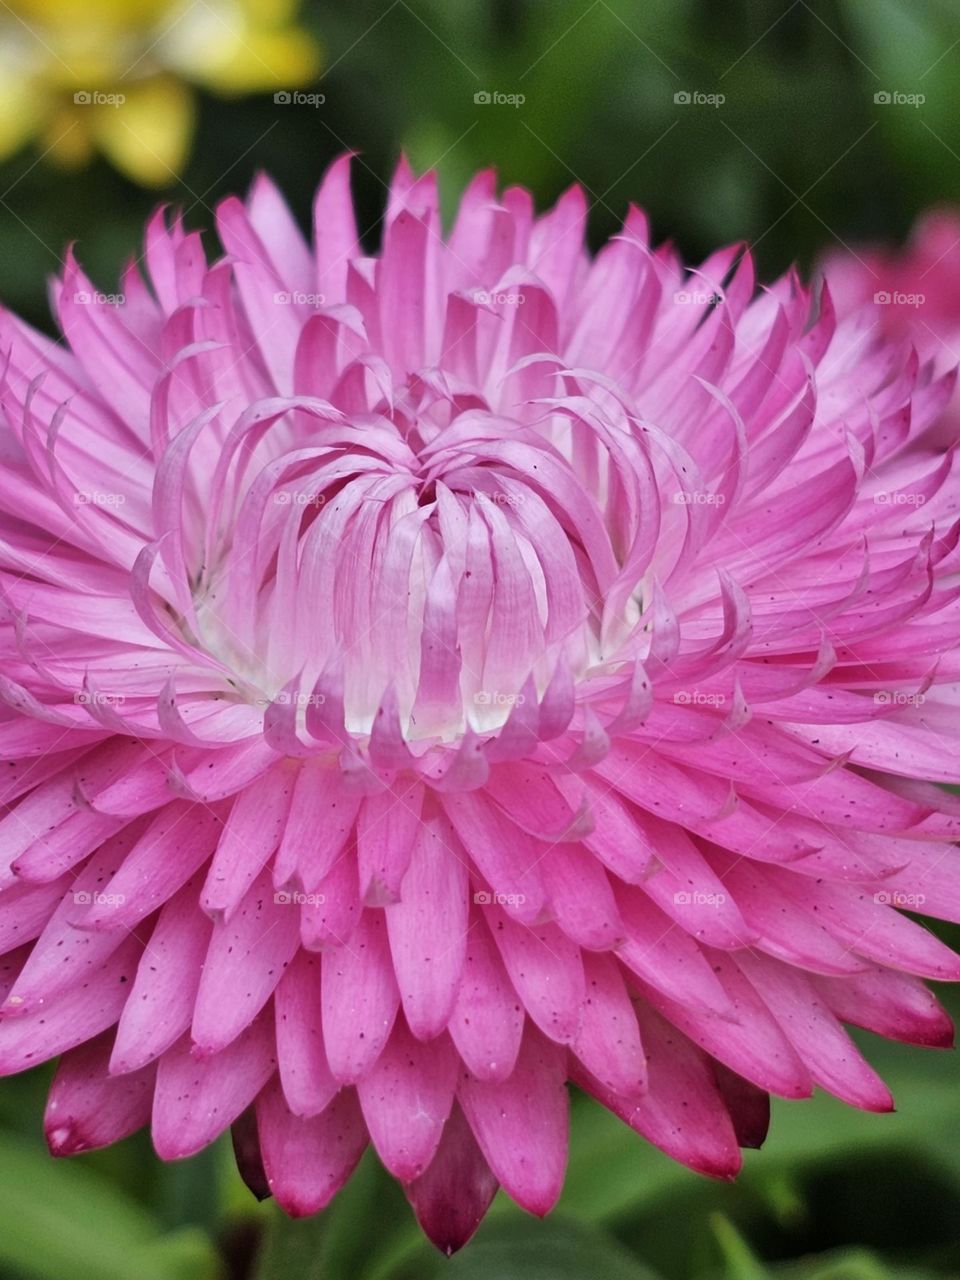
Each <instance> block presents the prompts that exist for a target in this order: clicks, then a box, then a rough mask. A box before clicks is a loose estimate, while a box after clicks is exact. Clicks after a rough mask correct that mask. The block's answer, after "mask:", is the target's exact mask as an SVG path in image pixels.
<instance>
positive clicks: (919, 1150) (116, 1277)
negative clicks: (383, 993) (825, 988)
mask: <svg viewBox="0 0 960 1280" xmlns="http://www.w3.org/2000/svg"><path fill="white" fill-rule="evenodd" d="M307 20H308V22H309V25H310V26H311V27H312V28H313V29H314V30H315V31H316V32H317V34H318V35H319V36H320V38H321V39H322V41H323V44H324V46H325V51H326V54H325V57H326V65H327V68H328V70H327V72H326V73H325V74H324V76H323V77H322V79H321V81H320V82H319V83H318V84H317V85H316V86H314V88H315V89H316V90H317V91H318V92H322V93H323V94H324V95H325V97H326V101H325V103H324V105H323V106H322V107H320V108H311V107H309V106H295V105H277V104H275V103H274V102H273V100H272V98H271V97H266V98H254V99H245V100H243V101H240V102H224V101H214V100H212V99H209V100H205V101H204V102H203V104H202V110H201V118H200V127H199V133H198V137H197V140H196V145H195V148H194V152H193V156H192V159H191V161H190V163H189V165H188V167H187V169H186V171H185V173H184V174H183V176H182V180H179V179H178V180H171V183H170V186H169V189H168V190H167V191H164V192H162V193H160V198H163V199H165V200H169V201H171V202H173V203H176V204H181V205H182V206H184V207H185V208H186V210H187V218H188V222H189V223H190V224H192V225H195V226H209V225H210V223H211V221H212V209H213V208H214V206H215V203H216V201H217V199H218V198H219V197H220V196H221V195H223V194H225V193H227V192H230V191H234V190H237V189H242V188H244V187H245V186H246V184H247V183H248V182H249V181H250V178H251V176H252V175H253V174H254V173H255V172H256V171H257V170H258V169H260V168H265V169H267V170H269V171H270V172H271V173H272V174H273V175H274V177H275V178H276V179H277V180H278V182H279V183H280V185H281V186H282V187H283V188H284V189H285V190H286V191H287V192H288V194H289V196H290V198H291V200H292V202H293V204H294V207H295V209H296V211H297V213H298V214H299V215H300V216H301V217H303V218H304V220H306V216H307V213H308V210H309V205H310V197H311V195H312V191H313V188H314V185H315V183H316V181H317V178H318V176H319V174H320V172H321V171H322V169H323V168H324V166H325V165H326V164H327V163H328V161H329V160H330V159H332V158H333V157H334V156H335V155H337V154H338V153H340V152H341V151H343V150H346V149H356V150H358V151H359V152H360V153H361V155H360V159H359V161H358V164H357V166H356V175H355V185H356V193H357V198H358V201H359V204H360V207H361V212H362V220H363V226H364V227H366V228H369V233H368V239H369V242H370V247H371V248H373V247H375V245H376V241H377V234H378V232H377V224H378V219H379V217H380V214H381V212H382V205H383V200H384V194H385V192H384V183H385V182H386V181H387V180H388V178H389V174H390V170H391V168H392V165H393V163H394V161H395V157H396V155H397V153H398V151H399V150H400V149H401V148H404V149H406V150H407V152H408V153H409V155H410V157H411V159H412V161H413V163H414V164H415V166H417V167H426V166H428V165H432V164H435V163H438V164H439V167H440V171H441V178H442V184H443V192H444V198H445V201H446V203H447V208H448V210H452V209H453V208H454V206H455V203H456V198H457V195H458V193H459V191H460V190H461V188H462V187H463V185H464V183H465V181H466V180H467V178H468V177H469V175H470V174H471V173H472V172H473V171H474V170H475V169H476V168H477V167H480V166H484V165H487V164H490V163H493V164H495V165H496V166H497V167H498V168H499V170H500V172H501V175H502V178H503V180H504V182H522V183H524V184H525V185H527V186H530V187H532V188H533V190H534V192H535V194H536V197H537V200H538V202H539V203H540V205H541V206H544V205H546V204H548V203H549V202H550V201H552V200H553V199H554V198H555V197H556V196H557V195H558V194H559V192H560V191H561V190H563V188H564V187H565V186H567V185H568V184H569V183H570V182H571V181H574V180H579V181H581V182H582V183H583V184H584V185H585V187H586V188H587V190H588V192H589V194H590V197H591V204H592V206H593V208H592V214H591V234H592V236H593V237H594V239H595V240H596V241H600V240H601V239H602V238H604V237H605V236H607V235H609V234H611V233H612V232H614V231H615V230H616V228H617V225H618V221H619V219H620V218H621V216H622V213H623V211H624V209H625V207H626V204H627V202H628V201H629V200H633V201H636V202H637V203H640V204H642V205H643V206H645V207H646V208H647V209H648V210H649V212H650V214H651V215H652V219H653V224H654V228H655V232H656V234H657V237H658V238H673V239H675V240H676V241H677V242H678V243H679V245H680V246H681V248H682V249H683V251H684V252H685V253H686V254H687V255H689V256H691V257H693V258H696V257H697V255H701V254H705V253H706V252H707V251H709V250H710V249H711V248H713V247H715V246H716V245H717V244H718V243H720V242H723V241H727V240H738V239H748V240H750V241H752V242H754V243H755V245H756V248H757V253H758V257H759V259H760V263H761V269H762V272H763V273H764V274H766V275H770V274H772V273H776V272H779V271H782V270H784V269H785V268H786V267H787V266H788V265H789V264H790V263H791V262H792V261H794V260H799V261H800V262H801V264H802V265H803V266H805V267H809V265H810V264H811V263H812V262H813V261H814V260H815V258H816V257H817V255H818V254H819V253H820V252H822V251H823V250H824V249H825V248H826V247H828V246H832V245H835V244H837V243H838V242H839V243H842V244H848V245H854V244H857V243H859V242H862V241H863V240H865V239H871V238H877V237H879V238H891V239H897V238H900V237H902V236H903V235H904V234H905V233H906V232H907V230H908V228H909V225H910V223H911V222H912V220H913V218H914V216H915V215H916V213H917V212H918V211H919V210H920V209H922V208H923V207H925V206H927V205H928V204H930V203H933V202H937V201H951V200H960V111H958V105H960V102H958V90H957V85H958V78H960V10H958V7H957V5H956V4H955V3H953V0H818V2H815V0H810V3H807V0H793V3H791V0H723V3H718V2H717V0H640V2H636V0H593V3H590V0H575V2H574V0H393V2H392V3H391V0H377V2H376V3H374V2H373V0H351V3H349V4H344V3H342V2H340V3H332V2H329V3H328V2H324V3H321V2H320V0H315V2H314V3H312V4H309V5H308V10H307ZM481 90H488V91H493V90H498V91H500V92H502V93H507V94H511V93H513V94H516V93H522V94H523V95H524V96H525V98H526V101H525V102H524V104H523V105H522V107H519V108H514V107H510V106H495V105H478V104H476V103H475V101H474V95H475V93H477V92H478V91H481ZM884 90H885V91H894V90H896V91H899V92H901V93H910V94H922V95H923V96H924V98H925V102H924V103H923V105H922V106H920V107H917V108H911V107H906V106H903V107H898V106H893V105H883V104H877V103H876V102H875V101H874V95H875V94H876V93H878V92H880V91H884ZM681 91H687V92H699V93H701V94H723V95H724V97H725V101H724V102H723V104H722V105H721V106H719V107H711V106H696V105H693V104H689V105H684V104H678V103H676V102H675V100H674V95H675V94H676V93H678V92H681ZM157 199H158V196H157V194H156V193H148V192H144V191H142V190H139V189H137V188H135V187H133V186H131V185H129V184H128V183H127V182H126V181H125V180H124V179H123V178H121V177H120V176H118V175H117V174H115V173H114V172H113V171H111V170H110V169H108V168H107V167H106V166H105V165H102V164H97V165H94V166H93V167H91V168H90V169H87V170H85V171H83V172H81V173H76V174H63V173H61V172H57V171H54V170H52V169H51V168H50V167H49V166H48V165H47V164H45V163H37V154H36V153H31V152H29V151H25V152H23V153H22V154H21V155H20V156H18V157H17V158H16V159H15V160H13V161H12V162H10V163H8V164H7V165H5V166H3V167H2V168H0V294H2V296H3V298H4V300H5V302H6V303H7V304H9V305H11V306H13V307H14V308H16V309H18V310H19V311H21V312H23V313H25V314H26V315H28V316H29V317H30V318H31V319H33V320H34V321H35V322H37V323H41V324H47V323H48V322H47V319H46V290H45V278H46V277H47V276H48V275H49V274H50V273H52V272H54V271H56V270H57V269H58V266H59V258H60V255H61V254H62V251H63V246H64V245H65V244H66V243H67V242H68V241H70V240H76V241H77V242H78V253H79V256H80V258H81V261H83V263H84V264H85V265H86V267H87V268H88V270H89V271H90V272H91V274H92V275H93V277H94V279H95V280H96V281H97V283H98V285H99V286H100V287H101V288H103V289H104V290H107V291H109V290H110V289H111V285H112V282H113V281H114V280H115V278H116V273H117V271H118V269H119V267H120V265H121V263H122V262H123V260H124V259H125V258H127V257H128V256H130V255H131V254H136V253H138V252H139V244H140V235H141V228H142V224H143V222H144V219H145V217H146V216H147V214H148V213H149V212H150V210H151V209H152V207H153V206H154V204H155V203H156V201H157ZM948 998H949V997H948ZM953 1003H954V1007H955V1008H957V1009H958V1010H960V1002H958V1001H956V1000H955V1001H954V1002H953ZM864 1040H868V1041H869V1043H868V1044H867V1051H868V1053H869V1056H870V1058H871V1060H872V1061H873V1062H874V1063H875V1064H876V1065H877V1067H878V1068H879V1069H880V1070H881V1071H882V1072H883V1073H884V1074H885V1076H886V1078H887V1080H888V1081H889V1083H890V1084H891V1086H892V1088H893V1090H894V1094H895V1096H896V1098H897V1103H898V1112H897V1113H896V1114H894V1115H892V1116H865V1115H861V1114H859V1113H855V1112H852V1111H850V1110H848V1109H845V1108H844V1107H842V1106H841V1105H840V1104H839V1103H836V1102H835V1101H834V1100H832V1099H830V1098H826V1097H818V1098H817V1099H816V1100H814V1101H813V1102H811V1103H806V1104H786V1103H782V1104H775V1107H774V1117H773V1124H772V1129H771V1135H770V1138H769V1139H768V1142H767V1145H766V1148H765V1150H764V1151H762V1152H760V1153H749V1154H748V1157H747V1161H746V1169H745V1172H744V1174H743V1176H742V1178H741V1179H740V1181H739V1182H738V1183H737V1184H735V1185H726V1184H720V1183H713V1182H710V1181H707V1180H705V1179H702V1178H699V1177H698V1176H697V1175H695V1174H692V1173H689V1172H687V1171H686V1170H683V1169H681V1168H679V1167H677V1166H675V1165H673V1164H672V1163H671V1162H670V1161H668V1160H667V1159H666V1158H665V1157H663V1156H661V1155H660V1154H659V1153H658V1152H656V1151H654V1150H652V1149H651V1148H649V1147H647V1146H646V1145H645V1144H644V1143H643V1141H642V1140H641V1139H640V1138H638V1137H636V1136H635V1135H633V1134H631V1133H630V1132H629V1131H627V1130H625V1129H624V1128H623V1127H622V1126H621V1125H620V1124H619V1122H617V1121H615V1120H613V1119H612V1118H611V1117H609V1116H607V1115H606V1114H605V1113H602V1112H601V1111H600V1110H599V1108H597V1107H595V1106H593V1105H591V1104H587V1103H586V1102H585V1100H584V1099H582V1098H577V1099H575V1101H574V1108H575V1119H574V1128H573V1141H572V1157H571V1167H570V1173H569V1178H568V1183H567V1189H566V1191H565V1193H564V1196H563V1200H562V1202H561V1205H560V1207H559V1209H558V1210H557V1212H556V1213H555V1215H554V1216H553V1217H552V1218H551V1219H549V1220H548V1221H547V1222H545V1223H540V1222H537V1221H535V1220H533V1219H530V1218H528V1217H526V1216H525V1215H523V1214H522V1213H520V1212H519V1211H518V1210H517V1209H515V1208H514V1207H513V1206H512V1205H510V1204H509V1203H508V1202H506V1201H505V1200H503V1199H502V1198H501V1199H500V1200H498V1201H497V1203H496V1204H495V1206H494V1210H493V1211H492V1213H491V1215H490V1218H489V1220H488V1222H487V1224H486V1225H485V1226H484V1227H483V1228H482V1229H481V1231H480V1233H479V1235H478V1236H477V1238H476V1240H475V1242H474V1243H473V1244H472V1245H471V1246H470V1247H469V1248H468V1249H467V1250H466V1251H465V1252H464V1253H463V1254H461V1255H460V1256H459V1257H457V1258H456V1259H454V1260H453V1261H452V1262H449V1263H448V1262H447V1261H445V1260H444V1259H442V1258H440V1257H439V1255H437V1254H435V1253H434V1252H433V1251H432V1250H431V1248H430V1246H428V1245H426V1244H425V1243H424V1242H423V1241H422V1239H421V1238H420V1237H419V1235H418V1232H417V1230H416V1229H415V1227H414V1225H413V1222H412V1218H411V1215H410V1214H409V1212H408V1210H407V1208H406V1204H405V1202H404V1201H403V1197H402V1195H401V1194H400V1193H399V1191H398V1190H397V1189H396V1188H395V1187H394V1186H393V1185H392V1184H391V1183H390V1182H389V1180H388V1179H387V1178H386V1177H385V1176H384V1175H383V1173H382V1172H381V1171H380V1170H379V1168H378V1167H377V1165H376V1162H375V1160H374V1159H373V1158H371V1157H370V1156H368V1157H367V1158H365V1160H364V1162H363V1164H362V1165H361V1168H360V1170H359V1171H358V1173H357V1175H356V1176H355V1178H354V1179H353V1181H352V1183H351V1184H350V1186H349V1187H348V1189H347V1190H346V1191H345V1193H343V1195H342V1196H341V1197H340V1198H339V1199H338V1200H337V1202H336V1203H335V1205H334V1207H333V1208H332V1209H331V1210H330V1211H328V1212H327V1213H326V1214H324V1215H321V1216H320V1217H319V1218H317V1219H315V1220H312V1221H309V1222H302V1223H297V1224H293V1225H291V1224H288V1223H285V1222H284V1221H282V1220H281V1218H280V1215H279V1214H277V1213H276V1211H275V1210H274V1209H273V1207H272V1206H271V1205H269V1204H267V1205H264V1206H258V1205H256V1204H255V1203H254V1202H253V1200H252V1199H251V1197H250V1196H249V1194H248V1193H247V1191H246V1189H245V1188H244V1187H243V1186H242V1185H241V1184H240V1182H239V1180H238V1178H237V1176H236V1174H235V1173H234V1172H233V1170H232V1160H231V1156H230V1152H229V1149H228V1146H227V1144H223V1143H222V1144H220V1145H218V1146H217V1147H215V1148H214V1149H212V1150H211V1151H208V1152H207V1153H205V1154H204V1155H202V1156H200V1157H197V1158H195V1159H194V1160H191V1161H187V1162H185V1163H183V1164H178V1165H167V1166H163V1165H160V1164H159V1162H157V1161H156V1159H155V1158H154V1157H153V1155H152V1153H151V1151H150V1147H149V1142H148V1140H147V1138H146V1137H145V1136H143V1135H139V1136H137V1137H135V1138H133V1139H130V1140H129V1141H127V1142H126V1143H124V1144H122V1145H121V1146H119V1147H118V1148H115V1149H113V1150H111V1151H107V1152H100V1153H95V1154H93V1155H89V1156H84V1157H80V1158H77V1159H74V1160H72V1161H67V1162H59V1163H55V1162H54V1161H52V1160H50V1159H49V1157H47V1155H46V1154H45V1149H44V1147H43V1144H42V1140H41V1138H40V1121H41V1114H42V1102H43V1094H44V1089H45V1086H46V1083H47V1081H46V1075H45V1074H44V1073H38V1074H35V1075H33V1076H30V1077H26V1078H23V1079H19V1080H13V1081H4V1082H2V1084H0V1277H2V1280H31V1278H39V1280H48V1278H49V1280H64V1278H66V1277H70V1280H133V1278H136V1280H208V1278H210V1280H213V1278H218V1277H219V1278H223V1280H226V1278H227V1277H237V1278H238V1280H239V1278H240V1277H244V1278H246V1277H257V1278H258V1280H300V1278H304V1280H306V1278H308V1277H309V1280H433V1277H435V1276H436V1277H439V1276H447V1277H450V1280H514V1277H522V1278H523V1280H567V1278H570V1280H573V1278H576V1280H586V1278H589V1280H656V1277H660V1280H765V1278H767V1277H778V1278H780V1277H782V1278H783V1280H801V1278H802V1280H928V1278H930V1277H957V1276H960V1073H958V1067H957V1062H956V1059H955V1058H954V1057H953V1055H951V1054H949V1053H942V1052H933V1051H924V1050H919V1049H906V1048H904V1047H902V1046H893V1045H886V1044H882V1043H880V1042H878V1041H876V1040H873V1039H871V1038H868V1037H864Z"/></svg>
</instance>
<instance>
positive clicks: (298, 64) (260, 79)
mask: <svg viewBox="0 0 960 1280" xmlns="http://www.w3.org/2000/svg"><path fill="white" fill-rule="evenodd" d="M244 8H245V6H244V5H242V4H237V3H230V4H225V3H222V2H221V3H216V2H215V0H213V2H212V3H210V4H204V5H202V6H200V7H196V6H192V7H190V8H189V10H188V11H186V12H185V13H184V16H183V17H182V18H181V20H180V21H179V22H177V23H175V24H174V25H172V26H171V27H170V28H169V29H168V31H167V32H166V34H165V36H164V37H163V40H162V41H161V42H160V48H159V56H161V57H162V58H163V59H164V60H165V61H166V63H167V64H168V65H169V66H172V67H175V68H176V69H177V70H178V71H180V72H181V73H182V74H183V75H185V76H188V77H189V78H190V79H192V80H196V81H198V82H199V83H200V84H203V85H205V86H207V87H208V88H210V89H212V90H214V91H215V92H221V93H230V94H235V93H236V94H238V93H252V92H253V93H255V92H258V91H261V90H264V89H273V88H277V87H284V86H289V87H291V88H294V87H298V86H300V85H304V84H308V83H309V82H310V81H311V80H312V79H313V78H314V77H315V76H316V74H317V72H318V71H319V69H320V51H319V48H318V46H317V43H316V41H315V40H314V39H313V38H312V37H311V36H310V35H308V34H307V32H306V31H303V30H301V29H300V28H299V27H286V26H278V27H273V26H271V27H265V26H256V25H252V24H251V23H250V22H249V21H248V19H247V15H246V14H245V12H244Z"/></svg>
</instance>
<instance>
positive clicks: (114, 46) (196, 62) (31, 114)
mask: <svg viewBox="0 0 960 1280" xmlns="http://www.w3.org/2000/svg"><path fill="white" fill-rule="evenodd" d="M298 8H299V0H212V2H211V0H8V2H7V3H4V4H3V5H2V6H0V159H5V158H6V157H7V156H8V155H11V154H13V153H14V152H16V151H18V150H19V149H20V148H21V147H22V146H23V145H24V144H25V143H27V142H28V141H29V140H30V139H31V138H36V139H37V143H38V146H39V148H40V150H41V154H42V155H43V157H44V158H45V159H49V160H51V161H53V162H56V163H59V164H61V165H63V166H69V167H73V166H77V165H81V164H84V163H86V162H87V161H88V160H89V159H90V158H91V157H92V156H93V155H94V154H95V153H97V152H99V153H101V154H103V155H104V156H106V157H107V158H108V159H109V160H110V161H111V163H112V164H114V165H115V166H116V167H117V168H118V169H120V170H121V171H122V172H123V173H125V174H126V175H127V176H128V177H130V178H132V179H133V180H134V181H135V182H138V183H141V184H143V185H145V186H158V185H164V184H166V183H169V182H170V181H171V179H172V178H173V177H175V176H176V174H177V172H178V171H179V170H180V168H181V167H182V166H183V164H184V161H185V160H186V157H187V154H188V151H189V147H190V141H191V136H192V133H193V122H194V115H195V109H196V108H195V94H194V89H193V86H194V85H199V86H202V87H203V88H205V89H207V90H208V91H209V92H211V93H214V94H217V95H219V96H234V95H237V94H245V93H258V92H263V91H265V90H271V91H272V90H279V91H281V92H286V93H287V94H288V95H289V94H290V91H291V90H296V89H299V88H300V87H301V86H303V85H305V84H308V83H309V82H310V81H311V80H312V79H313V77H314V76H315V75H316V72H317V70H318V66H319V51H318V49H317V46H316V43H315V41H314V40H313V38H312V37H311V36H310V35H309V34H308V33H307V32H306V31H305V30H303V29H302V28H301V27H299V26H298V25H297V24H296V21H295V19H296V14H297V9H298Z"/></svg>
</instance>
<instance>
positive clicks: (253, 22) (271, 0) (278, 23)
mask: <svg viewBox="0 0 960 1280" xmlns="http://www.w3.org/2000/svg"><path fill="white" fill-rule="evenodd" d="M237 3H238V7H239V8H240V9H241V10H242V11H243V13H244V15H245V17H246V18H247V21H248V22H249V24H250V26H251V27H286V26H289V24H290V23H291V22H293V20H294V18H296V16H297V13H298V12H299V10H300V3H299V0H237Z"/></svg>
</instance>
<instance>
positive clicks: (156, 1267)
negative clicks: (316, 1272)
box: [0, 1134, 218, 1280]
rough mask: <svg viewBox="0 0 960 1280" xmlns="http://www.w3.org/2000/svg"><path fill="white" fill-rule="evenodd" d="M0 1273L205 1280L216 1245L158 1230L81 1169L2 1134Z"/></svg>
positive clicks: (213, 1268)
mask: <svg viewBox="0 0 960 1280" xmlns="http://www.w3.org/2000/svg"><path fill="white" fill-rule="evenodd" d="M0 1269H2V1270H3V1271H4V1272H7V1271H9V1272H12V1273H14V1274H15V1275H17V1276H21V1275H22V1276H30V1277H37V1278H38V1280H63V1277H64V1276H70V1277H71V1280H130V1277H131V1276H136V1277H137V1280H209V1278H212V1277H215V1276H216V1275H217V1274H218V1263H217V1261H216V1258H215V1254H214V1251H213V1247H212V1245H211V1244H210V1242H209V1241H208V1240H206V1238H205V1237H202V1236H200V1235H198V1234H196V1233H188V1234H184V1235H181V1236H180V1237H179V1238H177V1237H171V1238H170V1239H167V1240H164V1239H163V1236H162V1233H161V1230H160V1227H159V1224H158V1223H157V1222H156V1220H155V1219H154V1218H153V1217H152V1216H151V1215H150V1214H149V1213H147V1212H146V1211H145V1210H144V1209H143V1208H141V1207H140V1206H139V1205H137V1204H136V1203H135V1202H134V1201H132V1200H131V1199H130V1198H129V1197H128V1196H127V1195H125V1194H124V1193H123V1192H122V1191H121V1190H120V1189H119V1188H118V1187H116V1186H113V1185H111V1184H110V1183H108V1182H105V1181H104V1180H103V1179H101V1178H100V1177H99V1176H98V1175H96V1174H95V1173H94V1172H93V1171H92V1170H91V1169H89V1168H88V1167H86V1166H85V1165H84V1164H83V1163H78V1162H74V1161H71V1162H67V1161H57V1162H55V1161H53V1160H51V1159H50V1157H49V1156H47V1155H45V1154H44V1153H42V1152H41V1151H39V1150H37V1149H36V1148H34V1147H33V1146H32V1145H31V1144H29V1143H26V1142H23V1141H21V1140H20V1139H17V1138H14V1137H11V1136H10V1135H9V1134H2V1135H0Z"/></svg>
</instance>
